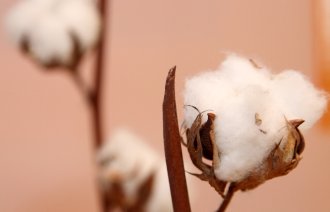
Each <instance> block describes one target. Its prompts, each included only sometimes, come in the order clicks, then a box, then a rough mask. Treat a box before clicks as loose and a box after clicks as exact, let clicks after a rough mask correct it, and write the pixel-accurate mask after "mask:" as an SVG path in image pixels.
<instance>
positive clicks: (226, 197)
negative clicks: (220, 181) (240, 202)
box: [217, 183, 235, 212]
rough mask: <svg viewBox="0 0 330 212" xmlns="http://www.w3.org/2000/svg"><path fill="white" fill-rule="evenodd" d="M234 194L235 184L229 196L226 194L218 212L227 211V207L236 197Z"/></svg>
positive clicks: (228, 192)
mask: <svg viewBox="0 0 330 212" xmlns="http://www.w3.org/2000/svg"><path fill="white" fill-rule="evenodd" d="M234 193H235V184H233V183H231V184H230V186H229V188H228V191H227V194H226V196H225V198H224V199H223V201H222V203H221V205H220V207H219V209H218V210H217V212H224V211H225V210H226V209H227V206H228V205H229V203H230V201H231V199H232V198H233V196H234Z"/></svg>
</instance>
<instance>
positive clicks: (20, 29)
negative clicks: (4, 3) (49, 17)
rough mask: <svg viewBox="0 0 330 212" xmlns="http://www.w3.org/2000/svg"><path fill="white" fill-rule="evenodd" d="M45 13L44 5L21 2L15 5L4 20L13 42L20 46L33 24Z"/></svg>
mask: <svg viewBox="0 0 330 212" xmlns="http://www.w3.org/2000/svg"><path fill="white" fill-rule="evenodd" d="M46 12H47V11H46V7H45V5H43V4H34V1H22V2H20V3H18V4H17V5H15V7H13V9H12V10H11V11H10V13H9V14H8V16H7V19H6V26H7V29H8V32H9V35H10V36H11V38H12V39H13V41H14V42H15V43H16V44H17V45H22V43H21V42H22V41H23V38H24V37H25V36H27V34H28V33H29V32H30V31H32V30H33V27H34V24H35V23H36V22H37V21H38V20H40V19H41V17H42V16H43V15H44V14H45V13H46Z"/></svg>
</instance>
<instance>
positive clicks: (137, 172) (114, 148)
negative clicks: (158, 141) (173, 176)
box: [97, 129, 172, 212]
mask: <svg viewBox="0 0 330 212" xmlns="http://www.w3.org/2000/svg"><path fill="white" fill-rule="evenodd" d="M97 159H98V162H99V164H100V165H101V171H100V181H101V186H102V188H103V189H104V190H105V192H106V193H107V194H108V195H107V196H108V198H109V201H110V202H111V203H110V204H112V205H116V206H117V207H119V208H121V209H131V210H137V211H139V210H141V209H142V210H143V211H150V212H153V211H160V212H167V211H172V202H171V196H170V189H169V183H168V177H167V172H166V166H165V161H164V160H163V159H161V158H160V157H159V155H158V154H157V153H156V152H155V151H154V150H153V149H151V148H150V147H149V146H148V145H147V144H146V143H145V142H144V140H143V139H141V138H139V137H138V136H136V135H134V134H133V133H132V132H130V131H128V130H126V129H118V130H117V131H115V132H114V133H113V134H112V136H111V137H110V138H109V140H108V142H107V143H105V145H104V146H103V147H102V148H101V150H100V151H99V154H98V158H97ZM146 197H147V199H145V200H144V199H143V198H146Z"/></svg>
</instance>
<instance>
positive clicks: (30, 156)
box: [0, 0, 330, 212]
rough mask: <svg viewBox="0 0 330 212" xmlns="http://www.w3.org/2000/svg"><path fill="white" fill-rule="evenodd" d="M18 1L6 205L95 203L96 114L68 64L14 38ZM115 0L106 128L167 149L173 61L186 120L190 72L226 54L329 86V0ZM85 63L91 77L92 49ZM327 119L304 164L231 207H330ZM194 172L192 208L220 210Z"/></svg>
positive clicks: (5, 128)
mask: <svg viewBox="0 0 330 212" xmlns="http://www.w3.org/2000/svg"><path fill="white" fill-rule="evenodd" d="M17 2H18V1H12V0H2V1H1V2H0V20H2V23H1V24H2V25H1V27H0V28H1V31H0V55H1V59H0V98H1V100H0V211H3V212H44V211H47V212H59V211H60V212H73V211H74V212H76V211H77V212H94V211H98V210H99V205H98V199H97V190H96V188H95V176H96V168H95V167H94V160H95V159H94V153H93V148H92V147H93V146H92V143H91V138H92V135H91V126H90V118H91V117H90V113H89V111H88V108H87V106H86V105H85V103H84V100H83V98H82V97H81V95H80V93H79V92H78V90H77V88H76V87H75V85H74V84H73V83H72V79H71V78H69V77H67V74H66V73H65V72H52V73H48V72H45V71H44V70H43V69H42V68H41V67H40V66H38V65H36V64H35V63H33V62H31V60H30V58H27V57H25V56H24V55H23V54H22V53H20V52H19V51H18V49H17V48H16V47H15V46H14V45H13V44H12V43H11V42H10V38H9V37H8V36H7V35H6V33H5V30H4V27H3V20H4V19H5V16H6V14H7V13H8V11H9V9H10V8H11V7H12V6H13V5H14V4H15V3H17ZM109 9H110V16H109V17H110V18H109V19H110V20H109V22H108V24H109V26H107V27H108V29H109V31H108V37H107V43H106V48H107V57H106V69H107V72H106V76H105V78H104V82H105V83H104V93H103V95H104V96H103V103H104V104H103V112H104V113H103V114H104V131H105V135H106V136H107V135H109V134H111V132H112V130H113V129H115V128H116V127H121V126H125V127H128V128H130V129H132V130H133V131H134V132H135V133H137V134H138V135H140V136H141V137H144V138H145V139H146V140H147V141H149V143H150V144H151V145H152V146H153V147H154V148H156V149H157V150H158V151H159V152H160V153H161V154H163V136H162V112H161V109H162V100H163V92H164V82H165V78H166V75H167V71H168V70H169V68H171V67H172V66H174V65H177V81H176V85H177V88H176V89H177V105H178V112H179V119H180V120H179V121H181V117H182V98H181V97H182V95H181V92H182V88H183V84H184V81H185V78H187V77H189V76H191V75H193V74H195V73H197V72H200V71H203V70H208V69H214V68H216V67H217V66H218V65H219V64H220V62H221V60H222V59H223V58H224V56H225V55H224V52H237V53H239V54H243V55H245V56H247V57H251V58H256V60H260V61H262V62H263V63H264V64H266V65H267V66H269V67H271V68H272V70H273V71H274V72H278V71H281V70H283V69H296V70H301V71H302V72H303V73H305V74H306V75H308V77H310V78H311V79H312V81H313V82H314V83H316V84H317V85H318V86H319V87H322V88H324V89H328V91H329V88H330V59H329V58H330V56H329V55H330V1H329V0H316V1H313V0H291V1H287V0H277V1H264V0H250V1H244V0H230V1H224V0H220V1H197V0H182V1H174V0H169V1H161V0H140V1H128V0H120V1H119V0H118V1H116V0H113V1H111V8H109ZM83 66H84V70H83V71H84V77H85V78H86V80H89V78H90V75H91V68H92V67H93V55H92V54H90V55H89V56H88V57H87V58H86V60H85V61H84V64H83ZM302 95H303V94H302ZM328 116H329V115H328ZM329 129H330V128H329V125H328V122H327V121H326V119H324V120H323V121H322V122H320V123H319V125H318V126H316V127H315V128H314V129H313V130H311V131H309V132H308V133H306V134H305V137H306V145H307V147H306V150H305V152H304V154H303V157H304V158H303V160H302V162H301V163H300V164H299V167H298V168H297V169H295V170H294V171H293V172H292V173H290V174H289V175H288V176H286V177H281V178H278V179H274V180H271V181H269V182H267V183H265V184H264V185H262V186H260V187H258V188H257V189H255V190H253V191H251V192H246V193H242V192H238V193H237V194H236V195H235V197H234V199H233V201H232V203H231V204H230V206H229V209H228V211H237V212H238V211H270V212H271V211H274V212H275V211H306V212H307V211H320V212H323V211H324V212H326V211H330V202H329V200H328V199H329V198H328V197H329V195H330V181H329V180H330V166H329V161H330V139H329V135H330V132H329ZM193 182H194V183H195V184H197V186H198V189H197V191H198V195H200V196H197V197H196V199H195V200H194V202H192V209H193V211H213V210H214V209H216V208H217V207H218V206H219V204H220V202H221V198H220V197H219V196H218V194H217V193H216V192H215V191H214V190H213V188H211V187H210V186H208V185H207V184H206V183H202V182H199V181H198V180H197V179H193Z"/></svg>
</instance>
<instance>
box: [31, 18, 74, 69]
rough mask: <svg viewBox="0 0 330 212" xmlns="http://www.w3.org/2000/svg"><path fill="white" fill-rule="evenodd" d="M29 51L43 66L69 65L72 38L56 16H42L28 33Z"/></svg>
mask: <svg viewBox="0 0 330 212" xmlns="http://www.w3.org/2000/svg"><path fill="white" fill-rule="evenodd" d="M28 39H29V51H30V53H31V55H32V56H33V57H34V58H36V59H37V60H38V61H40V62H41V63H43V64H44V65H54V64H64V65H70V63H71V59H72V58H71V57H72V53H73V42H72V38H71V36H70V34H69V32H67V30H66V28H65V26H64V25H63V24H62V23H61V22H60V20H58V18H57V17H56V16H47V15H46V16H43V17H41V19H40V20H39V21H38V22H37V23H35V24H34V27H33V29H32V30H31V31H30V32H29V35H28Z"/></svg>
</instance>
